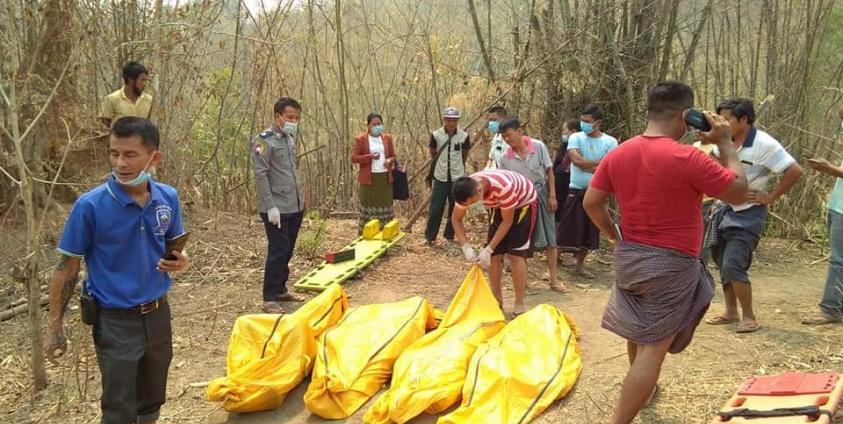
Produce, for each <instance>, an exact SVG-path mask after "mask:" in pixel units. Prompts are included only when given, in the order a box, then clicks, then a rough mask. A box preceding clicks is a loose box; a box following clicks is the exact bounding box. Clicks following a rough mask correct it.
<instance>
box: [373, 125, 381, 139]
mask: <svg viewBox="0 0 843 424" xmlns="http://www.w3.org/2000/svg"><path fill="white" fill-rule="evenodd" d="M381 134H383V125H375V126H374V127H372V135H373V136H375V137H378V136H380V135H381Z"/></svg>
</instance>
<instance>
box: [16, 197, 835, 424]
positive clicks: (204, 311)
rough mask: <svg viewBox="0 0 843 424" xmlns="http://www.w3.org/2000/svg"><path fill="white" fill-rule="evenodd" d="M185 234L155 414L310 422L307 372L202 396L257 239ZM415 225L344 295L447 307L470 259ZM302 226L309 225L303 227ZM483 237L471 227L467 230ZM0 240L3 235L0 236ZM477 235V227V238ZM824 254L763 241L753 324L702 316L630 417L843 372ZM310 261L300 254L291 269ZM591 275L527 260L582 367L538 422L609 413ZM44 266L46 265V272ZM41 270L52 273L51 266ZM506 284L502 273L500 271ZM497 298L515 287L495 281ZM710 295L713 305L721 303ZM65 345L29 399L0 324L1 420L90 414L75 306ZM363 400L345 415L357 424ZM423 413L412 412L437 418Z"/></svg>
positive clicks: (614, 390) (605, 358)
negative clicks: (242, 409) (254, 398)
mask: <svg viewBox="0 0 843 424" xmlns="http://www.w3.org/2000/svg"><path fill="white" fill-rule="evenodd" d="M187 221H188V224H187V226H188V229H189V230H191V231H192V232H193V238H192V246H191V248H190V250H189V252H190V254H191V256H192V258H193V266H192V267H191V269H190V270H188V271H186V272H184V273H182V274H181V275H178V276H177V278H176V281H175V284H174V287H173V290H172V291H171V294H170V302H171V304H172V310H173V317H174V323H173V333H174V351H175V354H174V358H173V363H172V366H171V368H170V381H169V387H168V401H167V404H166V405H165V406H164V408H163V410H162V417H161V420H160V421H159V422H161V423H185V422H186V423H318V422H323V421H322V420H320V419H318V418H317V417H315V416H312V415H311V414H310V413H309V412H308V411H307V410H306V409H305V407H304V405H303V402H302V395H303V394H304V390H305V389H306V384H307V382H304V383H302V384H301V385H299V387H298V388H297V389H296V390H295V391H293V392H292V393H290V395H289V396H288V397H287V400H286V402H285V404H284V405H283V406H282V407H281V408H280V409H278V410H276V411H271V412H264V413H255V414H245V415H234V414H232V415H229V414H227V413H225V412H224V411H223V410H222V409H221V408H220V407H219V405H217V404H212V403H209V402H207V401H205V400H204V397H205V390H204V388H203V386H204V384H203V383H204V382H207V381H209V380H211V379H213V378H215V377H219V376H222V375H224V373H225V355H226V348H227V343H228V334H229V331H230V329H231V327H232V325H233V323H234V320H235V319H236V318H237V317H238V316H240V315H243V314H247V313H254V312H257V311H258V310H259V309H258V308H259V305H260V292H261V289H260V288H261V278H262V266H263V258H264V249H265V237H264V235H263V228H262V226H261V224H260V221H259V220H258V219H256V217H250V216H238V215H226V214H221V215H217V216H214V215H213V214H208V213H195V214H189V215H188V219H187ZM422 225H423V222H420V223H417V224H416V228H415V229H416V233H413V234H410V235H409V236H408V237H407V238H406V239H404V240H403V241H402V242H400V243H399V244H398V245H397V246H396V247H395V248H394V249H393V250H392V251H391V252H390V253H389V254H388V255H387V256H385V257H384V258H382V259H380V260H379V261H377V262H376V263H375V264H374V265H373V266H371V267H370V268H368V269H366V270H365V271H364V272H362V273H361V274H360V275H359V276H358V278H356V279H354V280H351V281H349V282H348V283H347V285H346V289H347V291H348V293H349V298H350V303H351V304H352V306H353V305H360V304H368V303H377V302H388V301H395V300H401V299H404V298H406V297H409V296H412V295H421V296H424V297H426V298H427V299H429V300H430V301H431V302H433V303H434V304H435V305H436V306H437V307H438V308H441V309H445V308H447V306H448V302H449V300H450V297H451V296H452V295H453V293H454V292H455V291H456V289H457V287H458V285H459V284H460V283H461V282H462V280H463V278H464V276H465V273H466V272H467V270H468V267H467V266H466V265H465V264H463V263H462V261H461V260H460V259H461V255H460V253H459V248H457V247H456V246H455V245H450V246H449V245H446V244H445V243H444V242H440V246H438V247H435V248H429V247H426V246H424V245H423V243H422V242H421V236H420V235H419V234H418V232H419V231H421V227H422ZM307 227H308V224H306V225H305V232H307ZM355 229H356V223H355V222H353V221H337V220H331V221H330V222H328V228H327V232H326V240H325V246H324V247H325V249H322V250H327V249H329V248H331V249H332V248H338V247H341V246H342V245H344V244H345V243H346V242H347V241H350V240H351V239H352V238H353V236H354V232H355ZM476 234H479V233H478V232H475V235H476ZM4 237H5V236H4ZM475 241H477V242H479V237H475ZM824 254H825V252H820V251H819V250H818V249H817V248H816V247H815V246H813V245H810V244H802V243H799V242H793V241H781V240H770V239H767V240H764V241H762V244H761V246H760V247H759V250H758V252H757V254H756V261H755V263H754V265H753V269H752V270H751V275H752V276H753V280H754V283H753V285H754V288H755V292H754V295H755V304H756V308H757V311H758V315H759V322H760V323H761V325H762V329H761V330H759V331H758V332H757V333H755V334H747V335H738V334H735V333H734V328H733V327H732V326H721V327H713V326H709V325H705V324H703V325H701V327H700V328H699V330H698V332H697V335H696V338H695V339H694V341H693V343H692V344H691V346H690V347H689V348H688V349H687V350H686V351H685V352H683V353H682V354H680V355H676V356H671V357H669V358H668V360H667V361H666V364H665V367H664V371H663V373H662V376H661V380H660V387H661V392H660V394H659V396H658V397H657V399H656V402H655V404H654V405H653V406H652V407H650V408H648V409H646V410H645V411H644V412H643V413H642V414H640V417H639V418H638V420H637V421H636V422H639V423H665V424H666V423H704V422H709V421H710V420H711V418H712V416H713V415H714V413H715V412H716V411H717V410H718V409H719V408H720V407H721V406H722V404H723V403H724V402H725V401H726V400H727V399H728V398H729V396H730V395H731V394H732V393H733V392H734V391H735V390H736V389H737V388H738V387H739V385H740V384H741V383H742V382H743V381H744V380H745V379H746V378H747V377H749V376H751V375H753V374H771V373H778V372H783V371H822V370H836V371H843V325H837V326H826V327H806V326H802V325H800V324H799V318H800V316H802V314H804V313H806V312H809V311H812V309H813V308H814V307H815V304H816V301H817V300H818V298H819V295H820V290H821V287H822V282H823V281H824V277H825V270H826V266H827V262H826V261H824V260H823V256H824ZM315 264H316V259H315V258H314V259H308V258H305V257H303V255H298V254H297V255H296V257H295V258H294V260H293V263H292V269H293V271H292V272H293V279H295V278H296V277H297V276H301V275H303V274H304V273H305V272H306V271H307V270H308V269H309V268H310V267H312V266H313V265H315ZM589 265H590V267H591V270H592V271H594V273H595V276H596V277H595V278H594V279H583V278H575V277H572V276H571V275H570V274H569V273H568V272H567V271H565V270H564V268H562V267H561V266H560V270H561V271H560V276H561V277H562V278H563V279H565V280H566V281H567V282H568V284H569V286H570V287H571V288H572V290H571V291H570V292H569V293H567V294H558V293H555V292H551V291H550V290H548V289H547V288H546V283H545V282H544V281H543V280H542V278H543V276H544V275H545V274H546V267H545V266H544V263H543V262H542V261H541V260H540V259H538V258H537V259H533V260H531V261H530V276H531V278H530V281H531V283H530V284H531V287H530V289H529V290H528V297H527V302H528V304H530V305H536V304H540V303H552V304H554V305H556V306H558V307H559V308H561V309H562V310H564V311H566V312H568V313H569V314H570V315H571V316H572V317H573V318H574V320H575V321H576V323H577V325H578V326H579V327H580V328H581V330H582V337H581V338H580V340H579V343H580V345H581V347H582V356H583V361H584V368H583V372H582V375H581V377H580V379H579V381H578V383H577V385H576V386H575V388H574V390H573V391H572V392H571V393H570V394H569V395H568V396H567V397H566V398H564V399H562V400H561V401H557V402H556V403H554V404H553V405H552V406H551V407H550V408H549V409H548V410H547V411H545V412H544V414H542V415H541V416H540V417H539V418H538V419H537V420H536V421H535V422H538V423H605V422H608V420H609V417H610V416H611V411H612V408H613V405H614V402H615V400H616V398H617V396H618V393H619V389H620V383H621V381H622V379H623V376H624V374H625V372H626V369H627V362H626V361H627V360H626V356H625V352H626V349H625V343H624V342H623V341H622V340H621V339H620V338H619V337H617V336H615V335H613V334H611V333H609V332H607V331H605V330H602V329H601V328H600V319H601V316H602V311H603V307H604V305H605V302H606V299H607V296H608V292H609V288H610V286H611V282H612V271H611V265H610V256H609V254H608V251H605V250H602V251H599V252H598V253H597V254H596V255H593V256H592V257H591V259H590V263H589ZM45 274H46V273H45ZM47 275H48V274H47ZM505 284H506V285H508V286H509V282H508V281H507V282H505ZM505 297H506V305H505V306H506V309H507V310H509V309H510V308H511V302H512V292H511V290H507V291H506V292H505ZM721 308H722V296H721V295H720V293H718V295H717V297H715V300H714V303H713V304H712V307H711V309H710V311H709V315H710V314H713V313H715V312H718V311H720V310H721ZM65 323H66V324H65V325H66V329H67V332H68V338H69V339H70V341H71V344H72V346H71V348H70V352H69V353H68V355H66V356H65V357H64V358H62V359H61V360H60V361H59V363H58V364H55V365H50V367H49V375H50V380H51V384H50V386H49V388H48V389H47V390H46V391H45V392H43V393H39V394H37V395H36V396H34V397H33V394H32V387H31V383H30V381H29V376H28V375H29V374H28V359H27V358H28V355H29V353H28V344H29V340H28V337H27V333H26V319H25V317H17V318H15V319H13V320H11V321H7V322H5V323H0V422H10V423H12V422H14V423H24V422H41V423H54V422H64V423H82V422H95V421H96V422H98V421H99V404H98V398H99V393H100V388H99V375H98V374H99V371H98V370H97V366H96V359H95V357H94V356H93V348H92V345H91V340H90V330H89V328H88V327H87V326H84V325H83V324H81V323H80V321H79V314H78V310H77V309H76V308H75V307H74V308H73V310H72V311H71V312H69V313H68V316H67V319H66V321H65ZM367 407H368V405H367V406H364V407H363V408H361V410H360V411H359V412H358V413H357V414H355V415H354V416H353V417H352V418H350V419H348V420H346V422H349V423H358V422H362V415H363V413H364V412H365V411H366V409H367ZM433 422H435V417H430V416H422V417H419V418H418V419H416V420H414V421H413V423H433Z"/></svg>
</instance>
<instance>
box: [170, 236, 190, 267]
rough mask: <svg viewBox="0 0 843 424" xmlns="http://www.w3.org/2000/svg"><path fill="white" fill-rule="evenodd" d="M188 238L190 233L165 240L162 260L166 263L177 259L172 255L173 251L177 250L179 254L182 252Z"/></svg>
mask: <svg viewBox="0 0 843 424" xmlns="http://www.w3.org/2000/svg"><path fill="white" fill-rule="evenodd" d="M189 237H190V233H184V234H182V235H180V236H178V237H176V238H174V239H170V240H167V243H166V244H165V245H164V259H166V260H168V261H174V260H176V259H178V258H176V255H173V251H174V250H177V251H178V252H179V253H181V252H183V251H184V247H185V246H186V245H187V239H188V238H189Z"/></svg>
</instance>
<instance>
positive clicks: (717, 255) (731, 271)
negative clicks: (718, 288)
mask: <svg viewBox="0 0 843 424" xmlns="http://www.w3.org/2000/svg"><path fill="white" fill-rule="evenodd" d="M760 239H761V237H759V236H757V235H755V234H753V233H752V232H750V231H747V230H744V229H742V228H736V227H730V228H726V229H723V230H721V231H720V233H719V237H718V240H717V244H715V245H714V246H711V257H712V259H714V263H715V264H717V268H719V269H720V283H721V284H723V285H726V284H729V283H731V282H733V281H737V282H741V283H749V273H748V271H749V266H750V265H752V252H753V251H755V247H756V246H758V241H759V240H760Z"/></svg>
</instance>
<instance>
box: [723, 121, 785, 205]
mask: <svg viewBox="0 0 843 424" xmlns="http://www.w3.org/2000/svg"><path fill="white" fill-rule="evenodd" d="M714 155H715V156H718V157H719V156H720V151H719V150H717V149H716V148H715V150H714ZM738 157H739V158H740V160H741V165H743V170H744V172H745V173H746V181H747V183H748V184H749V189H750V190H760V191H767V182H768V181H769V180H770V175H771V174H781V173H782V172H784V171H785V170H786V169H787V168H789V167H790V166H791V165H793V164H794V163H796V159H793V156H791V155H790V153H788V152H787V150H785V149H784V147H782V145H781V143H779V142H778V140H776V139H775V138H773V136H771V135H770V134H767V133H766V132H764V131H761V130H759V129H757V128H755V127H752V128H751V129H750V130H749V134H747V136H746V140H745V141H744V142H743V145H742V146H741V147H740V148H738ZM754 205H757V203H744V204H740V205H731V206H732V210H734V211H735V212H740V211H742V210H746V209H749V208H751V207H752V206H754Z"/></svg>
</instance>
